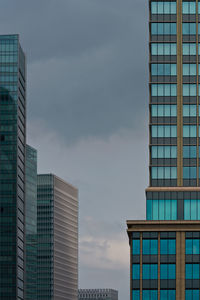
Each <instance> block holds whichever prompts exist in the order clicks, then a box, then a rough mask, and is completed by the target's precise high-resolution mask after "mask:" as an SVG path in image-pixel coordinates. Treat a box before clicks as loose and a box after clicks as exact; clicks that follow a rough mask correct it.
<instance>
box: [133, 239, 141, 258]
mask: <svg viewBox="0 0 200 300" xmlns="http://www.w3.org/2000/svg"><path fill="white" fill-rule="evenodd" d="M132 243H133V255H139V254H140V240H133V241H132Z"/></svg>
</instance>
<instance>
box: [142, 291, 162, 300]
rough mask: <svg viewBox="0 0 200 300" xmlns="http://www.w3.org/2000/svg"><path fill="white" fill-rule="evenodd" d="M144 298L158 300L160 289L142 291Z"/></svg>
mask: <svg viewBox="0 0 200 300" xmlns="http://www.w3.org/2000/svg"><path fill="white" fill-rule="evenodd" d="M142 299H145V300H157V299H158V291H157V290H143V291H142Z"/></svg>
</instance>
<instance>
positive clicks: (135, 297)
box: [132, 290, 140, 300]
mask: <svg viewBox="0 0 200 300" xmlns="http://www.w3.org/2000/svg"><path fill="white" fill-rule="evenodd" d="M132 296H133V300H140V290H133V291H132Z"/></svg>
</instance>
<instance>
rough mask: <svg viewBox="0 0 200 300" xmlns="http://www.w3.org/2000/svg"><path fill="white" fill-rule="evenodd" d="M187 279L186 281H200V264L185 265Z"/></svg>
mask: <svg viewBox="0 0 200 300" xmlns="http://www.w3.org/2000/svg"><path fill="white" fill-rule="evenodd" d="M185 278H186V279H199V264H186V265H185Z"/></svg>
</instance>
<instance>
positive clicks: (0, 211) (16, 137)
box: [0, 35, 26, 300]
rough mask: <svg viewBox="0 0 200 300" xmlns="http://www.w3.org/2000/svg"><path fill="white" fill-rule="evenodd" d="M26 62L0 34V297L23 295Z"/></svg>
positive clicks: (15, 42) (11, 39) (14, 41)
mask: <svg viewBox="0 0 200 300" xmlns="http://www.w3.org/2000/svg"><path fill="white" fill-rule="evenodd" d="M25 145H26V62H25V55H24V52H23V50H22V48H21V46H20V43H19V36H18V35H0V299H4V300H6V299H7V300H8V299H13V300H14V299H18V300H22V299H24V268H25V265H24V258H25V253H24V250H25V248H24V241H25Z"/></svg>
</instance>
